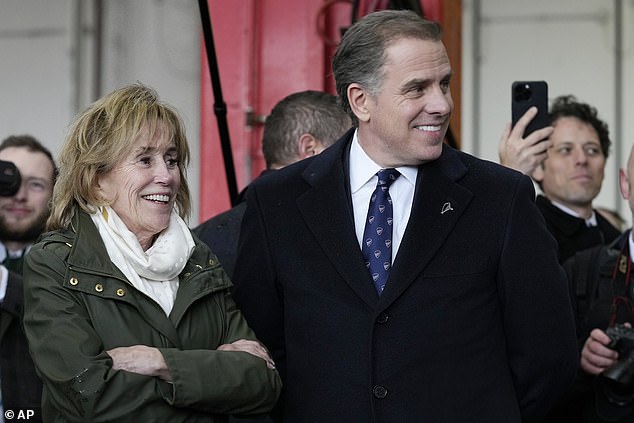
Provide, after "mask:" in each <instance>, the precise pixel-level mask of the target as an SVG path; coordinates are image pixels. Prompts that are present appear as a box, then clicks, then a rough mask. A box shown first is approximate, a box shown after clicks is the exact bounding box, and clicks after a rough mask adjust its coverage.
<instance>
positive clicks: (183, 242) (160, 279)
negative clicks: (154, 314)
mask: <svg viewBox="0 0 634 423" xmlns="http://www.w3.org/2000/svg"><path fill="white" fill-rule="evenodd" d="M91 217H92V221H93V222H94V223H95V225H96V226H97V229H98V230H99V234H100V235H101V239H102V240H103V242H104V244H105V245H106V250H107V251H108V256H110V260H111V261H112V262H113V263H114V264H115V266H117V267H118V268H119V270H121V272H123V274H124V275H125V276H126V277H127V278H128V280H129V281H130V283H131V284H132V286H134V287H135V288H136V289H138V290H139V291H141V292H143V293H144V294H146V295H147V296H149V297H150V298H152V299H153V300H154V301H156V302H157V303H158V304H159V305H160V306H161V308H162V309H163V311H165V314H166V315H168V316H169V314H170V312H171V311H172V306H173V305H174V300H175V298H176V292H177V291H178V275H179V274H180V273H181V271H182V270H183V269H184V268H185V264H186V263H187V260H189V257H190V256H191V254H192V252H193V251H194V246H195V244H194V240H193V238H192V236H191V233H190V231H189V228H188V227H187V225H186V224H185V222H184V221H183V219H181V218H180V216H178V214H177V213H175V212H172V215H171V217H170V222H169V226H168V227H167V229H165V230H164V231H163V232H161V233H160V234H159V236H158V237H157V238H156V240H155V241H154V244H153V245H152V246H151V247H150V248H149V249H148V250H147V251H143V248H142V247H141V244H140V243H139V240H138V239H137V237H136V235H134V234H133V233H132V232H131V231H130V230H129V229H128V228H127V226H126V225H125V223H123V221H122V220H121V218H120V217H119V216H118V215H117V213H115V211H114V210H112V208H110V207H101V208H100V209H99V211H98V212H96V213H93V214H91Z"/></svg>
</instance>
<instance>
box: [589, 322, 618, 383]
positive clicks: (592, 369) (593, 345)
mask: <svg viewBox="0 0 634 423" xmlns="http://www.w3.org/2000/svg"><path fill="white" fill-rule="evenodd" d="M610 341H611V340H610V337H609V336H608V335H606V333H605V332H603V331H602V330H601V329H593V330H592V332H590V336H589V337H588V339H586V342H585V344H584V345H583V349H582V350H581V368H582V369H583V370H584V371H585V372H586V373H589V374H591V375H598V374H599V373H601V372H602V371H604V370H605V369H607V368H608V367H610V366H612V365H613V364H614V363H616V360H617V359H618V357H619V355H618V353H617V352H616V351H614V350H613V349H610V348H608V345H609V344H610Z"/></svg>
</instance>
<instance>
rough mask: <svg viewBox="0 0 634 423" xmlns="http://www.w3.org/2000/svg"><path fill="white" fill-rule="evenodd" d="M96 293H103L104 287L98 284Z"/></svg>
mask: <svg viewBox="0 0 634 423" xmlns="http://www.w3.org/2000/svg"><path fill="white" fill-rule="evenodd" d="M95 291H97V292H103V285H102V284H100V283H98V284H97V285H95Z"/></svg>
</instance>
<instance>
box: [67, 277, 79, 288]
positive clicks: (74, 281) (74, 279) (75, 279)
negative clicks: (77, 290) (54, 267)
mask: <svg viewBox="0 0 634 423" xmlns="http://www.w3.org/2000/svg"><path fill="white" fill-rule="evenodd" d="M69 283H70V284H71V285H73V286H75V285H77V284H78V283H79V281H78V280H77V278H70V281H69Z"/></svg>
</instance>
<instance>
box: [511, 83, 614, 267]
mask: <svg viewBox="0 0 634 423" xmlns="http://www.w3.org/2000/svg"><path fill="white" fill-rule="evenodd" d="M535 114H536V111H535V109H529V110H528V111H527V112H526V113H525V114H524V116H523V117H522V118H521V119H520V120H519V121H518V122H517V124H516V125H515V126H514V127H513V128H511V126H510V124H509V125H507V127H506V129H505V130H504V132H503V134H502V136H501V138H500V145H499V156H500V163H501V164H503V165H505V166H508V167H511V168H513V169H516V170H519V171H521V172H522V173H524V174H526V175H530V176H532V178H533V180H534V181H535V182H537V184H538V185H539V187H540V189H541V190H542V192H543V195H538V196H537V199H536V202H537V207H539V210H540V211H541V212H542V215H543V216H544V219H546V224H547V226H548V229H549V230H550V232H551V233H552V235H553V236H554V237H555V239H556V240H557V244H558V246H559V261H560V262H561V263H563V262H564V261H566V259H568V258H569V257H571V256H572V255H573V254H574V253H575V252H577V251H580V250H584V249H587V248H592V247H594V246H595V245H603V244H607V243H610V242H612V241H613V240H614V239H615V238H616V237H618V236H619V234H620V233H621V231H620V230H619V229H618V228H616V227H614V226H613V225H612V224H611V223H610V221H609V220H608V219H606V218H605V217H604V216H603V215H602V214H601V213H599V212H597V211H596V210H595V209H594V208H593V204H592V203H593V201H594V199H595V198H596V197H597V195H599V192H600V190H601V185H602V183H603V178H604V171H605V163H606V160H607V158H608V154H609V149H610V144H611V142H610V137H609V131H608V125H607V124H606V123H605V122H603V121H602V120H601V119H599V117H598V115H597V110H596V109H595V108H594V107H592V106H590V105H589V104H586V103H582V102H580V101H578V100H577V99H576V98H575V97H574V96H571V95H564V96H560V97H557V98H556V99H555V100H554V101H553V103H552V105H551V107H550V112H549V118H550V123H551V126H548V127H545V128H542V129H540V130H537V131H534V132H532V133H531V134H529V135H527V136H526V137H523V136H522V134H524V130H525V128H526V127H527V126H528V124H529V123H530V122H531V121H532V119H533V118H534V116H535Z"/></svg>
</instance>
